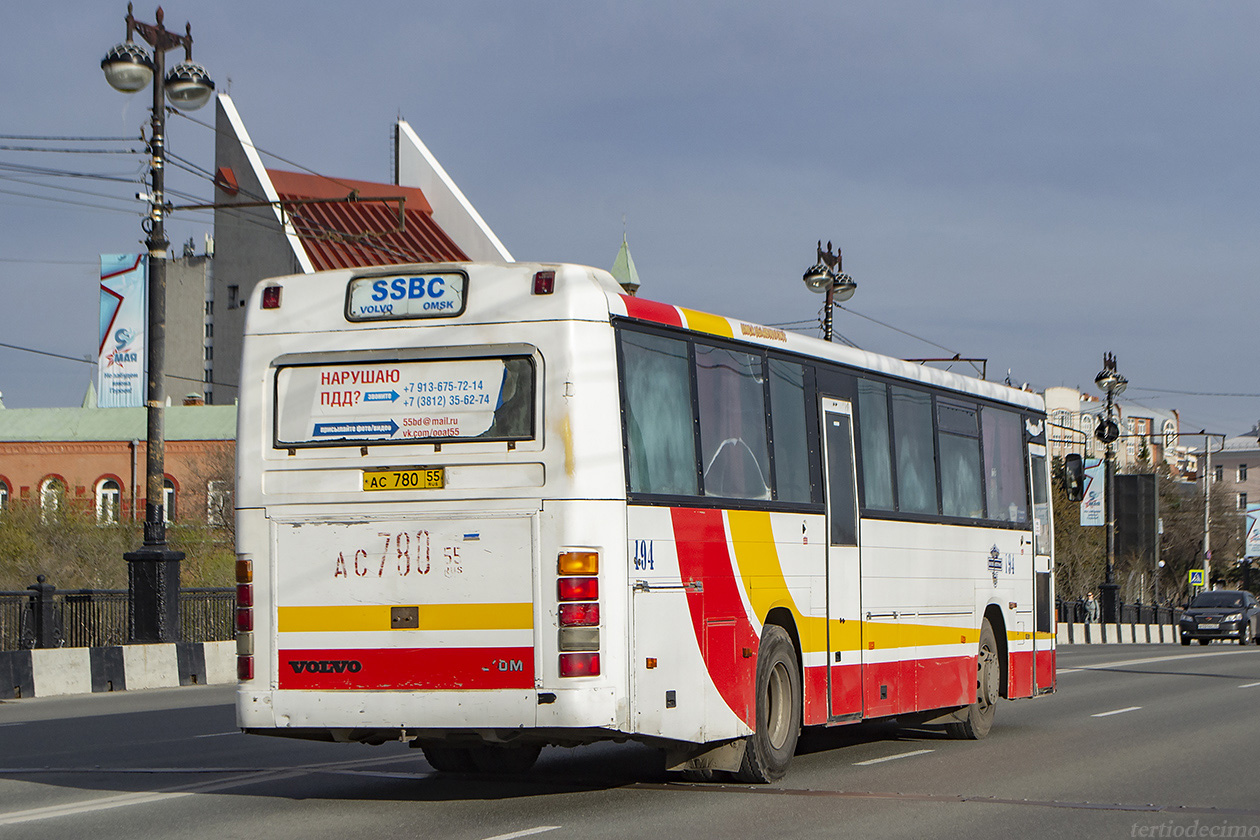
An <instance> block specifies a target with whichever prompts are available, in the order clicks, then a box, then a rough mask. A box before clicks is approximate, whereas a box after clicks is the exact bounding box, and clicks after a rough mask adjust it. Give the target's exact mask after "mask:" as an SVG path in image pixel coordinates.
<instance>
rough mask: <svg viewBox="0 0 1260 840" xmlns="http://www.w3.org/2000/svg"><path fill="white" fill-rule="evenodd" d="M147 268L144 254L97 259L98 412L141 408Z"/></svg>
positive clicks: (144, 357)
mask: <svg viewBox="0 0 1260 840" xmlns="http://www.w3.org/2000/svg"><path fill="white" fill-rule="evenodd" d="M147 264H148V256H147V255H144V254H102V255H101V308H100V318H101V320H100V332H99V333H98V336H97V339H98V344H97V365H96V375H97V379H96V404H97V405H99V406H100V407H101V408H134V407H137V406H141V405H144V392H145V386H146V384H147V383H146V379H147V377H146V375H145V372H146V370H147V368H146V362H147V361H148V353H147V352H146V350H145V326H146V324H147V323H148V316H147V313H148V306H147V300H146V295H147V292H148V283H147V272H146V271H145V268H146V266H147Z"/></svg>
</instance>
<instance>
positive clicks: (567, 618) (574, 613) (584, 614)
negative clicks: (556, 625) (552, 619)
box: [560, 604, 599, 627]
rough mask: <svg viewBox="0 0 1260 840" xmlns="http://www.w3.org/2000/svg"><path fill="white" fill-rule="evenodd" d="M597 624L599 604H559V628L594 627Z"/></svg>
mask: <svg viewBox="0 0 1260 840" xmlns="http://www.w3.org/2000/svg"><path fill="white" fill-rule="evenodd" d="M598 624H599V604H561V605H560V626H561V627H595V626H597V625H598Z"/></svg>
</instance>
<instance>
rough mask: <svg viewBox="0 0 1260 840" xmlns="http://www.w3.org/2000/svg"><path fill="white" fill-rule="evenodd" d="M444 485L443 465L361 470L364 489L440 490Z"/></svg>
mask: <svg viewBox="0 0 1260 840" xmlns="http://www.w3.org/2000/svg"><path fill="white" fill-rule="evenodd" d="M445 486H446V468H445V467H431V468H420V469H414V470H364V471H363V489H364V490H440V489H442V488H443V487H445Z"/></svg>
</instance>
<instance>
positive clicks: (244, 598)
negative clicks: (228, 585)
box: [236, 583, 254, 608]
mask: <svg viewBox="0 0 1260 840" xmlns="http://www.w3.org/2000/svg"><path fill="white" fill-rule="evenodd" d="M236 606H237V608H240V607H252V606H254V585H253V584H252V583H238V584H237V585H236Z"/></svg>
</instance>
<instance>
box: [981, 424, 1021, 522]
mask: <svg viewBox="0 0 1260 840" xmlns="http://www.w3.org/2000/svg"><path fill="white" fill-rule="evenodd" d="M980 434H981V440H982V441H983V445H984V469H985V482H984V489H985V495H986V497H987V501H988V508H989V518H990V519H996V520H998V521H999V522H1013V523H1016V524H1022V523H1024V522H1027V521H1028V479H1027V475H1028V470H1027V468H1026V467H1025V465H1024V431H1023V422H1022V421H1021V420H1020V417H1019V415H1018V414H1015V413H1014V412H1011V411H1003V410H1001V409H1000V408H989V407H988V406H986V407H984V408H982V409H980Z"/></svg>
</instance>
